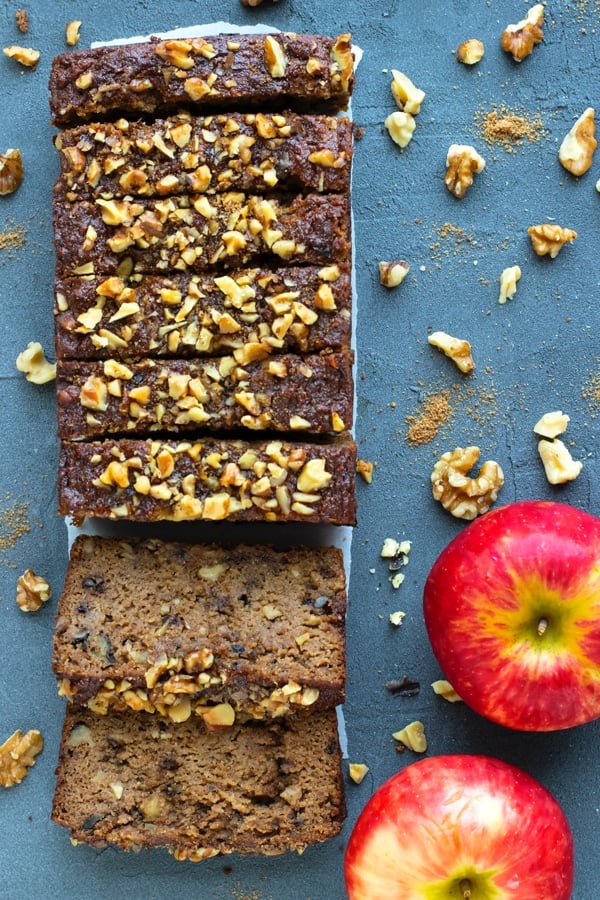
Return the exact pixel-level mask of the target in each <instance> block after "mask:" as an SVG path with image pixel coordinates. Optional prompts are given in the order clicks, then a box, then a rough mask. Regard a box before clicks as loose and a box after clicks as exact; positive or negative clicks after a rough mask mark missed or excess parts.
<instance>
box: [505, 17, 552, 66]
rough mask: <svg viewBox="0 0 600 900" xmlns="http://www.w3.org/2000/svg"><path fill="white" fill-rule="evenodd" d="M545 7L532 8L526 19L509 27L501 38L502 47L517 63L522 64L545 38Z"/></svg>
mask: <svg viewBox="0 0 600 900" xmlns="http://www.w3.org/2000/svg"><path fill="white" fill-rule="evenodd" d="M543 24H544V7H543V5H542V4H541V3H536V4H535V6H532V7H531V9H530V10H529V12H528V13H527V15H526V16H525V18H524V19H521V21H520V22H517V24H516V25H507V26H506V28H505V29H504V31H503V32H502V35H501V37H500V46H501V47H502V49H503V50H504V51H505V52H506V53H510V54H511V56H512V58H513V59H514V61H515V62H521V61H522V60H524V59H525V57H526V56H529V54H530V53H531V52H532V51H533V48H534V47H535V45H536V44H540V43H541V42H542V39H543V37H544V32H543V30H542V25H543Z"/></svg>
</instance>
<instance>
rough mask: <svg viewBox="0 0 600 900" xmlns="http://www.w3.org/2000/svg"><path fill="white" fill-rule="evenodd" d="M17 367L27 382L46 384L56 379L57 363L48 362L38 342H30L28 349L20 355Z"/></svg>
mask: <svg viewBox="0 0 600 900" xmlns="http://www.w3.org/2000/svg"><path fill="white" fill-rule="evenodd" d="M16 366H17V369H18V370H19V372H24V373H25V378H26V379H27V381H31V382H33V384H46V382H48V381H52V380H53V379H54V378H56V363H49V362H48V360H47V359H46V356H45V354H44V350H43V348H42V345H41V344H40V343H38V341H30V342H29V344H27V348H26V349H25V350H23V351H22V352H21V353H19V355H18V356H17V360H16Z"/></svg>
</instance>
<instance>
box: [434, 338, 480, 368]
mask: <svg viewBox="0 0 600 900" xmlns="http://www.w3.org/2000/svg"><path fill="white" fill-rule="evenodd" d="M427 342H428V343H429V344H431V346H432V347H437V348H438V350H441V351H442V352H443V353H444V354H445V355H446V356H447V357H448V358H449V359H451V360H452V362H453V363H454V364H455V365H456V366H457V368H459V369H460V371H461V372H464V373H465V374H466V375H468V374H469V373H471V372H473V371H474V369H475V362H474V360H473V356H472V354H471V345H470V343H469V341H465V340H462V339H461V338H456V337H452V335H450V334H446V332H445V331H434V332H433V333H432V334H430V335H429V337H428V338H427Z"/></svg>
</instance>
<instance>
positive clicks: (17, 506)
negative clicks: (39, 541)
mask: <svg viewBox="0 0 600 900" xmlns="http://www.w3.org/2000/svg"><path fill="white" fill-rule="evenodd" d="M27 510H28V504H27V503H22V502H19V501H18V500H14V499H13V498H12V497H11V496H10V494H7V495H6V496H5V497H4V498H3V499H2V500H0V553H2V552H4V551H5V550H10V549H11V548H12V547H14V546H15V544H16V543H17V541H19V540H20V538H22V537H23V536H24V535H25V534H27V533H28V532H29V531H31V526H30V524H29V518H28V515H27Z"/></svg>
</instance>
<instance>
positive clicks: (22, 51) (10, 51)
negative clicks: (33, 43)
mask: <svg viewBox="0 0 600 900" xmlns="http://www.w3.org/2000/svg"><path fill="white" fill-rule="evenodd" d="M4 54H5V56H8V57H9V59H14V60H16V61H17V62H18V63H21V65H22V66H27V68H28V69H33V68H35V66H37V64H38V61H39V58H40V51H39V50H34V49H33V48H32V47H19V46H18V44H11V46H10V47H5V48H4Z"/></svg>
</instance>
